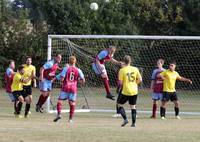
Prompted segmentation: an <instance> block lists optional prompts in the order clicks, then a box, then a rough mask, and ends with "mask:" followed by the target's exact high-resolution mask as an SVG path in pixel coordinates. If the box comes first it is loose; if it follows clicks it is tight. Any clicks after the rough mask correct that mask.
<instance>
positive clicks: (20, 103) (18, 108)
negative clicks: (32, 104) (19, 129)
mask: <svg viewBox="0 0 200 142" xmlns="http://www.w3.org/2000/svg"><path fill="white" fill-rule="evenodd" d="M18 101H19V102H18V104H17V114H16V115H15V117H17V118H22V116H21V115H20V114H21V109H22V104H23V102H24V98H23V96H22V95H21V94H20V95H19V96H18Z"/></svg>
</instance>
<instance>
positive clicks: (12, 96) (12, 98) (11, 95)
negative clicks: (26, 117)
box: [7, 92, 15, 102]
mask: <svg viewBox="0 0 200 142" xmlns="http://www.w3.org/2000/svg"><path fill="white" fill-rule="evenodd" d="M7 94H8V96H9V98H10V100H11V101H12V102H14V101H15V97H14V95H13V94H12V93H8V92H7Z"/></svg>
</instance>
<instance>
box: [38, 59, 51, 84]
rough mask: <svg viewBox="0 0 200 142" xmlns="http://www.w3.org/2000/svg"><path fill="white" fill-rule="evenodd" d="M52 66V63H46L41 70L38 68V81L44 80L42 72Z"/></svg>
mask: <svg viewBox="0 0 200 142" xmlns="http://www.w3.org/2000/svg"><path fill="white" fill-rule="evenodd" d="M52 66H53V63H52V62H50V61H48V62H46V63H45V64H44V65H43V66H42V67H41V68H40V80H41V81H43V80H44V76H43V74H44V70H46V69H50V68H51V67H52Z"/></svg>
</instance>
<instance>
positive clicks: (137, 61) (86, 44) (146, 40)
mask: <svg viewBox="0 0 200 142" xmlns="http://www.w3.org/2000/svg"><path fill="white" fill-rule="evenodd" d="M50 40H51V45H50V46H51V57H53V56H55V55H56V54H59V53H61V54H62V56H63V58H62V65H61V66H64V64H66V63H68V58H69V56H70V55H75V56H76V57H77V66H78V67H79V68H80V69H81V70H82V71H83V73H84V75H85V79H86V83H85V85H84V86H82V87H81V86H79V87H78V100H77V108H87V107H89V108H90V109H91V110H102V111H103V110H105V111H109V110H115V103H116V102H115V101H111V100H108V99H106V98H105V96H106V92H105V89H104V86H103V82H102V80H101V78H100V77H99V76H97V75H96V74H95V73H94V71H93V70H92V66H91V64H92V61H93V59H94V57H95V56H96V55H97V53H98V52H99V51H101V50H103V49H106V48H108V47H109V46H110V45H114V46H116V48H117V50H116V53H115V55H114V58H115V59H116V60H118V61H121V60H122V59H123V57H124V56H125V55H130V56H131V57H132V60H133V63H132V65H133V66H136V67H138V68H139V70H140V73H141V74H142V77H143V82H142V84H141V85H140V86H139V94H138V101H137V108H138V110H142V111H149V112H150V111H151V109H152V100H151V94H152V93H151V90H150V83H151V79H150V78H151V74H152V71H153V69H155V68H156V60H157V59H159V58H163V59H164V60H165V64H164V68H166V69H167V68H168V64H169V62H170V61H172V60H174V61H176V62H177V68H176V70H177V71H178V72H179V74H180V75H181V76H184V77H187V78H190V79H191V80H192V81H193V84H192V85H190V84H188V83H185V82H177V84H176V89H177V94H178V97H179V100H180V110H181V111H182V112H198V113H199V112H200V109H199V108H200V103H199V97H200V90H199V88H200V64H199V63H200V40H197V39H191V38H189V39H187V38H186V37H179V38H176V37H174V38H173V37H169V38H168V37H162V38H158V37H156V36H155V39H154V36H152V37H151V36H144V37H142V36H138V38H137V37H136V36H127V38H126V36H105V37H104V36H99V37H98V36H84V35H82V36H77V37H76V36H71V37H70V36H59V35H58V36H56V35H54V36H52V37H51V36H50ZM105 66H106V70H107V73H108V77H109V83H110V87H111V91H112V94H114V95H115V96H116V98H117V94H116V85H117V74H118V71H119V66H116V65H114V64H112V63H109V62H107V63H106V64H105ZM59 86H60V84H59V82H56V83H54V88H55V89H54V91H53V94H52V96H51V101H52V102H53V104H56V101H57V97H58V95H59ZM66 104H67V103H66ZM170 105H171V106H170ZM170 105H169V107H168V108H167V110H173V106H172V104H171V103H170ZM126 107H128V105H126ZM66 108H67V106H66Z"/></svg>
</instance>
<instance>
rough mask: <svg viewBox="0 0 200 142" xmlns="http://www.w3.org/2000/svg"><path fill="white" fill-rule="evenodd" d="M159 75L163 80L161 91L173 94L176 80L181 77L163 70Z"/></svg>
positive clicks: (174, 72) (176, 73)
mask: <svg viewBox="0 0 200 142" xmlns="http://www.w3.org/2000/svg"><path fill="white" fill-rule="evenodd" d="M160 75H161V76H163V77H164V78H165V79H164V81H163V91H164V92H175V91H176V89H175V84H176V79H177V78H180V77H181V76H180V75H179V73H178V72H176V71H170V70H165V71H163V72H161V73H160Z"/></svg>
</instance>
